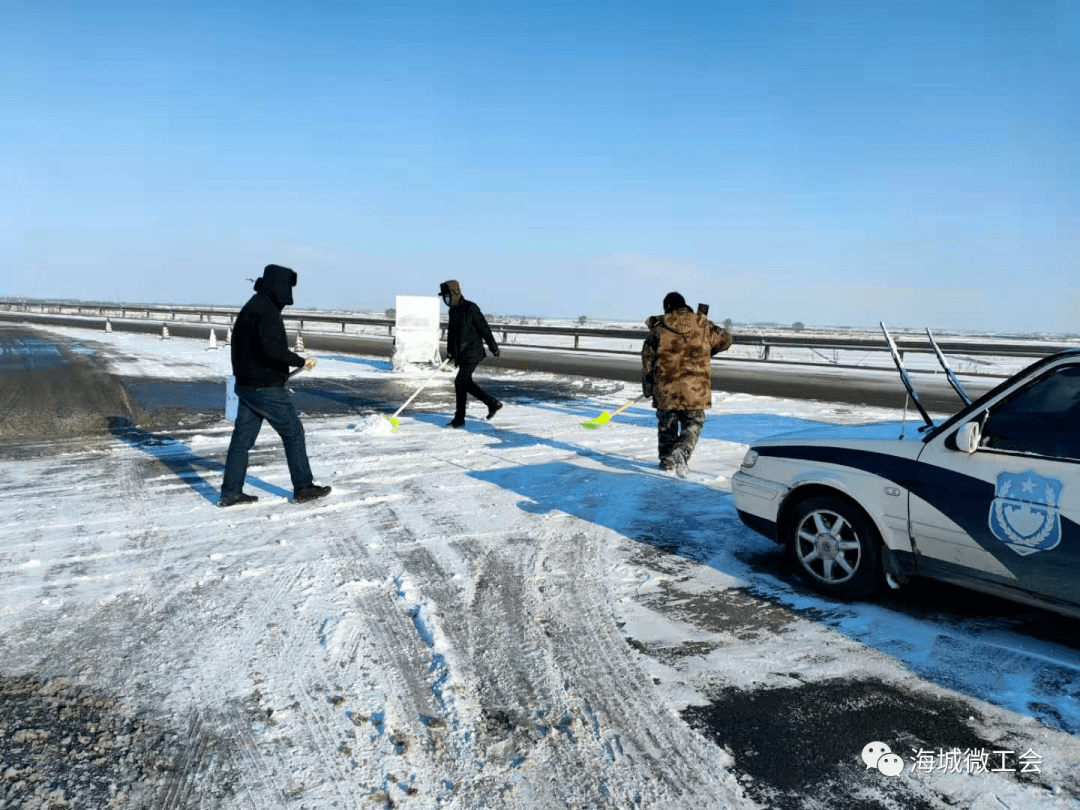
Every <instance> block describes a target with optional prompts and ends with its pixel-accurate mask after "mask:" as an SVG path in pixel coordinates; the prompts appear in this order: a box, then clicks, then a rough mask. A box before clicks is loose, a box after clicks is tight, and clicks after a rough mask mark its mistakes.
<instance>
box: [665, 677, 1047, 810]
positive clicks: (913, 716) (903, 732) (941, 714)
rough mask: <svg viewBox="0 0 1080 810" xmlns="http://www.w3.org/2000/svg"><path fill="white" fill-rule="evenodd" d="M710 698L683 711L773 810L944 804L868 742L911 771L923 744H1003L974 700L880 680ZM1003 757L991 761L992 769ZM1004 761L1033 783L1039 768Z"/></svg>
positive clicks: (921, 808)
mask: <svg viewBox="0 0 1080 810" xmlns="http://www.w3.org/2000/svg"><path fill="white" fill-rule="evenodd" d="M709 697H710V701H711V702H710V703H709V704H708V705H706V706H692V707H690V708H687V709H685V710H684V711H683V712H682V716H683V718H684V719H685V720H686V722H687V723H689V724H690V725H691V726H692V727H693V728H696V729H698V730H699V731H701V732H702V733H703V734H705V735H706V736H707V737H709V738H710V739H712V740H713V741H714V742H716V744H717V745H719V746H721V747H723V748H725V749H726V750H727V751H729V752H730V753H731V754H732V756H733V757H734V759H735V766H734V768H733V771H735V772H736V773H738V774H741V775H743V777H744V778H743V779H742V780H741V781H742V784H743V786H744V788H745V790H746V792H747V794H748V795H749V796H750V797H751V798H753V799H754V800H755V801H759V802H761V803H763V804H764V805H765V806H767V807H769V808H771V809H772V810H805V809H806V808H817V807H843V808H845V810H884V809H885V808H895V807H904V808H911V810H931V809H932V808H937V807H942V806H945V805H943V804H942V803H941V802H940V801H931V800H930V799H929V798H927V797H926V796H922V795H919V794H916V793H914V792H912V791H911V790H910V788H908V787H907V786H906V785H905V784H904V782H902V781H900V780H898V779H893V778H890V777H887V776H885V775H884V774H882V773H880V772H879V771H877V770H875V769H868V768H867V767H866V765H865V764H864V763H863V761H862V757H861V754H862V749H863V746H864V745H866V744H867V743H870V742H874V741H881V742H884V743H885V744H886V745H888V746H889V747H890V748H891V749H892V751H893V752H894V753H897V754H899V755H900V756H901V757H903V758H904V762H905V771H907V770H908V769H909V768H911V766H912V764H913V761H914V758H915V756H916V754H915V752H917V751H919V750H928V751H934V752H935V753H936V752H937V751H938V750H939V749H952V748H954V747H955V748H959V749H960V750H961V751H963V750H966V749H971V750H973V751H987V752H992V751H995V750H996V749H997V748H998V747H999V745H998V744H997V743H995V742H993V741H991V740H988V739H985V738H983V737H982V736H980V735H979V734H978V733H977V732H975V731H974V730H973V729H972V728H971V726H970V725H969V721H968V720H967V718H968V717H969V716H972V715H973V710H972V708H971V707H970V706H968V705H965V704H963V703H961V702H960V701H954V700H950V699H947V698H942V697H935V696H933V695H927V694H918V695H915V694H909V693H907V692H905V691H903V690H901V689H899V688H897V687H895V686H893V685H891V684H887V683H884V682H882V681H880V680H874V679H868V680H854V679H852V680H848V679H836V680H827V681H820V682H817V683H804V684H801V685H799V686H796V687H780V688H775V689H762V690H758V691H750V692H748V691H746V690H744V689H736V688H725V689H723V690H721V691H719V692H717V693H714V694H712V695H710V696H709ZM976 720H978V717H976ZM1019 753H1023V752H1022V751H1021V752H1019ZM999 762H1000V756H998V757H995V759H994V760H993V763H992V764H991V767H993V766H994V764H997V763H999ZM1006 766H1007V767H1010V768H1014V769H1015V770H1016V771H1017V773H1015V774H1010V775H1011V776H1014V777H1015V778H1016V779H1017V780H1020V781H1025V782H1033V783H1037V780H1038V776H1039V775H1038V774H1036V773H1020V772H1019V771H1020V765H1019V764H1018V760H1017V754H1016V753H1014V754H1012V755H1007V756H1006ZM916 778H917V777H916ZM941 801H944V799H942V800H941Z"/></svg>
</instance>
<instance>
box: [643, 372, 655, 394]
mask: <svg viewBox="0 0 1080 810" xmlns="http://www.w3.org/2000/svg"><path fill="white" fill-rule="evenodd" d="M641 395H642V396H645V397H651V396H652V395H653V377H652V374H646V375H645V376H644V377H642V378H641Z"/></svg>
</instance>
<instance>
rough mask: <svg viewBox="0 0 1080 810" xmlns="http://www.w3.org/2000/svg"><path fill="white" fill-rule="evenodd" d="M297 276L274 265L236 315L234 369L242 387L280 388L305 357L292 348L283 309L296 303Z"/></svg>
mask: <svg viewBox="0 0 1080 810" xmlns="http://www.w3.org/2000/svg"><path fill="white" fill-rule="evenodd" d="M295 284H296V273H294V272H293V271H292V270H290V269H289V268H288V267H280V266H279V265H276V264H271V265H268V266H267V267H266V269H265V270H264V271H263V275H262V278H259V279H256V281H255V295H253V296H251V298H250V299H249V300H248V302H247V303H246V304H244V307H243V309H241V310H240V314H239V315H237V316H236V323H235V324H234V325H233V334H232V367H233V375H234V376H235V377H236V385H237V386H239V387H243V388H281V387H282V386H284V385H285V381H286V380H287V379H288V378H289V369H290V368H291V367H292V366H302V365H304V358H303V357H301V356H300V355H298V354H297V353H296V352H294V351H292V350H291V349H289V340H288V338H287V337H286V336H285V321H284V320H282V317H281V310H283V309H284V308H285V307H287V306H288V305H290V304H291V303H292V302H293V297H292V288H293V286H294V285H295Z"/></svg>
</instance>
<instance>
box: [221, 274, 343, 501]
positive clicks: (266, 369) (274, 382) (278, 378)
mask: <svg viewBox="0 0 1080 810" xmlns="http://www.w3.org/2000/svg"><path fill="white" fill-rule="evenodd" d="M295 286H296V273H294V272H293V271H292V270H290V269H289V268H288V267H281V266H279V265H276V264H268V265H267V266H266V268H265V269H264V270H263V274H262V278H259V279H256V280H255V295H253V296H251V299H250V300H249V301H248V302H247V303H246V304H244V307H243V309H241V310H240V314H239V315H237V316H236V323H235V324H234V325H233V333H232V367H233V376H235V377H236V396H237V397H238V398H239V400H240V403H239V406H238V408H237V411H236V425H235V426H234V427H233V434H232V440H231V441H230V442H229V454H228V456H226V458H225V478H224V480H223V481H222V482H221V500H220V501H218V505H219V506H234V505H235V504H240V503H254V502H255V501H257V500H258V498H256V497H255V496H254V495H248V494H246V493H245V492H244V491H243V487H244V478H245V477H246V476H247V466H248V452H249V451H250V450H251V448H252V447H253V446H254V445H255V438H256V437H257V436H258V435H259V429H260V428H261V427H262V423H263V420H264V419H265V420H266V421H267V422H269V423H270V427H272V428H273V429H274V430H276V431H277V434H278V435H279V436H280V437H281V441H282V443H283V444H284V445H285V459H286V461H287V462H288V464H289V475H290V476H291V478H292V485H293V502H295V503H302V502H304V501H310V500H314V499H315V498H321V497H323V496H324V495H328V494H329V493H330V487H320V486H315V484H314V483H313V482H312V476H311V467H310V466H309V464H308V457H307V445H306V444H305V442H304V426H303V425H302V424H300V417H298V416H297V415H296V408H295V407H293V404H292V398H291V397H290V396H289V392H288V390H287V389H286V388H285V382H286V380H288V379H289V368H290V367H292V366H303V367H304V368H307V369H310V368H312V367H313V366H314V365H315V358H314V357H311V358H308V359H306V360H305V359H304V358H303V357H301V356H300V355H298V354H296V353H295V352H293V351H291V350H290V349H289V341H288V338H287V337H286V336H285V322H284V320H282V317H281V310H283V309H284V308H285V307H287V306H289V305H290V304H292V302H293V297H292V288H293V287H295Z"/></svg>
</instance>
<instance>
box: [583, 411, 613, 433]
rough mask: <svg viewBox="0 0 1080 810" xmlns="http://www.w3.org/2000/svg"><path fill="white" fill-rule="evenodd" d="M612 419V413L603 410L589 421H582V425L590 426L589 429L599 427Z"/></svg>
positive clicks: (584, 426)
mask: <svg viewBox="0 0 1080 810" xmlns="http://www.w3.org/2000/svg"><path fill="white" fill-rule="evenodd" d="M610 421H611V414H610V413H608V412H607V411H603V412H602V413H601V414H600V415H599V416H598V417H596V418H595V419H590V420H589V421H588V422H582V423H581V426H582V427H583V428H589V429H592V428H598V427H600V426H601V425H606V424H607V423H608V422H610Z"/></svg>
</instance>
